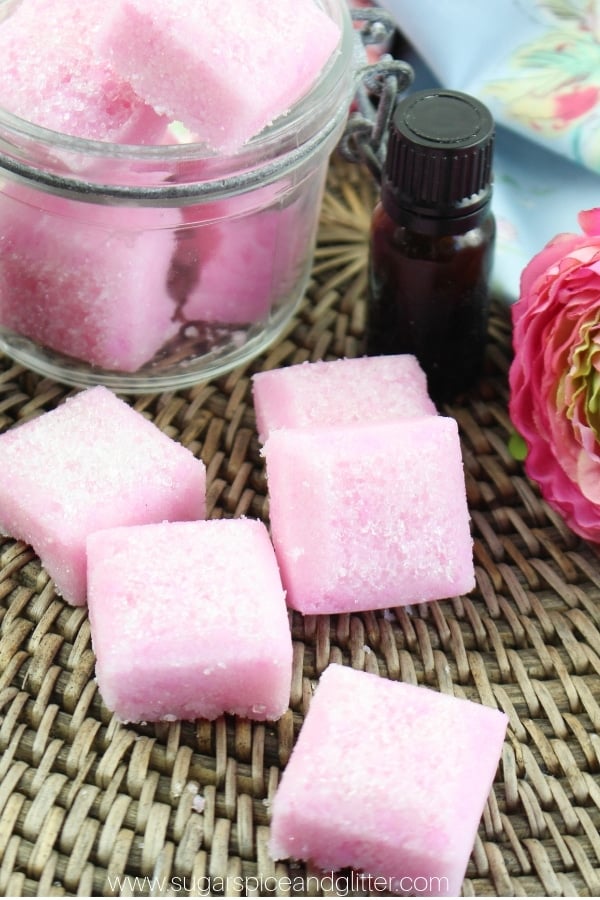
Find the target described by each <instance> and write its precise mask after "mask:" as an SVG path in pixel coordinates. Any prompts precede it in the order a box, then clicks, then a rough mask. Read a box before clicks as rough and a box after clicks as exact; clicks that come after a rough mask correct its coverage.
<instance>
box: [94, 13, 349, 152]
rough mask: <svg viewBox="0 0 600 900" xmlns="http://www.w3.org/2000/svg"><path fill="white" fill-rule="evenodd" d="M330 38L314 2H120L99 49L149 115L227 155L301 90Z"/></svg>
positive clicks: (319, 66) (333, 38) (330, 28)
mask: <svg viewBox="0 0 600 900" xmlns="http://www.w3.org/2000/svg"><path fill="white" fill-rule="evenodd" d="M339 39H340V31H339V28H338V26H337V25H336V24H335V23H334V22H333V20H332V19H330V18H329V16H327V15H326V14H325V13H324V12H323V11H322V10H320V9H319V8H318V6H317V5H316V4H315V3H314V0H277V2H276V3H273V0H228V2H227V3H223V2H222V0H195V2H190V0H154V2H152V3H148V2H147V0H121V2H120V3H119V4H118V6H117V7H116V8H115V9H114V15H113V16H112V20H111V21H110V23H109V25H108V27H107V28H106V32H105V44H104V46H105V49H106V53H107V54H108V55H109V58H110V60H111V62H112V64H113V66H114V68H115V70H116V71H117V72H118V73H119V75H120V76H121V77H122V78H123V79H124V80H127V81H129V82H130V84H131V85H132V87H133V89H134V90H135V91H136V93H137V94H138V95H139V96H140V97H142V98H143V99H144V100H145V101H146V102H147V103H148V104H150V105H152V106H153V107H154V109H155V110H156V112H157V113H159V114H166V116H168V117H169V118H171V119H173V120H175V121H178V122H181V123H182V124H183V125H184V126H185V128H187V129H188V130H189V131H191V132H193V133H195V134H196V136H197V139H198V140H199V141H202V142H205V143H206V144H208V145H209V146H210V147H212V148H213V149H214V150H218V151H221V152H226V153H233V152H235V151H236V150H238V149H239V148H240V147H241V146H242V145H243V144H244V143H245V142H246V141H247V140H248V139H249V138H251V137H253V136H254V135H256V134H258V133H259V132H260V131H262V129H263V128H265V126H267V125H269V124H270V123H271V122H272V121H273V120H274V119H276V118H277V117H278V116H280V115H282V114H283V113H285V112H287V111H288V110H289V109H290V108H291V107H292V106H293V105H294V104H295V103H296V102H297V101H298V100H300V99H301V98H302V96H303V95H304V94H306V93H307V92H308V91H309V90H310V88H311V87H312V85H313V84H314V83H315V81H316V80H317V79H318V77H319V75H320V73H321V71H322V70H323V69H324V67H325V65H326V64H327V62H328V60H329V59H330V58H331V57H332V54H333V53H334V51H335V50H336V47H337V45H338V42H339Z"/></svg>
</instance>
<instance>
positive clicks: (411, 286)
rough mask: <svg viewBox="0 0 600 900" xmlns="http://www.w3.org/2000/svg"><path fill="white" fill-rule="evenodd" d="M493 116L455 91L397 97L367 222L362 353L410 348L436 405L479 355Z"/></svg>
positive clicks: (455, 390) (491, 227) (489, 232)
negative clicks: (364, 349)
mask: <svg viewBox="0 0 600 900" xmlns="http://www.w3.org/2000/svg"><path fill="white" fill-rule="evenodd" d="M493 144H494V121H493V118H492V116H491V114H490V112H489V110H488V109H487V107H486V106H484V104H482V103H480V102H479V101H478V100H477V99H475V98H474V97H471V96H470V95H468V94H463V93H460V92H457V91H449V90H443V89H440V90H437V89H435V90H429V91H418V92H416V93H414V94H411V95H409V96H407V97H405V98H404V99H402V100H400V102H398V104H397V106H396V108H395V110H394V113H393V116H392V122H391V126H390V134H389V139H388V148H387V155H386V161H385V165H384V171H383V174H382V184H381V199H380V202H379V203H378V204H377V206H376V208H375V211H374V214H373V219H372V226H371V238H370V259H369V313H368V330H367V352H368V353H369V354H370V355H375V354H380V353H384V354H391V353H413V354H414V355H415V356H416V357H417V358H418V360H419V362H420V363H421V366H422V367H423V369H424V370H425V373H426V375H427V381H428V387H429V393H430V394H431V397H432V398H433V400H434V401H435V402H436V403H438V404H440V403H443V402H446V401H451V400H454V399H456V398H457V397H458V396H459V395H460V394H461V393H463V392H465V391H466V390H468V388H470V387H471V386H472V385H473V383H474V382H475V381H476V380H477V378H478V376H479V374H480V372H481V367H482V363H483V355H484V349H485V343H486V335H487V326H488V313H489V282H490V274H491V268H492V262H493V252H494V239H495V223H494V217H493V214H492V211H491V196H492V187H491V180H492V155H493Z"/></svg>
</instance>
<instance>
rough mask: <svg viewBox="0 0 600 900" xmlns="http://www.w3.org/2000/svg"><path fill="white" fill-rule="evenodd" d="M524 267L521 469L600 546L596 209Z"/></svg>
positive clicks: (515, 385) (519, 361)
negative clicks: (523, 451) (523, 456)
mask: <svg viewBox="0 0 600 900" xmlns="http://www.w3.org/2000/svg"><path fill="white" fill-rule="evenodd" d="M579 224H580V226H581V228H582V230H583V232H584V233H583V235H578V234H561V235H558V236H557V237H556V238H554V239H553V240H552V241H550V243H549V244H547V245H546V247H544V249H543V250H542V251H541V252H540V253H538V254H537V255H536V256H535V257H534V258H533V259H532V260H531V262H530V263H529V264H528V265H527V267H526V268H525V270H524V272H523V275H522V278H521V293H520V297H519V300H518V302H517V303H516V304H515V305H514V307H513V310H512V315H513V345H514V360H513V363H512V366H511V370H510V389H511V396H510V415H511V418H512V421H513V424H514V426H515V428H516V429H517V431H518V432H519V434H520V435H521V436H522V438H523V439H524V440H525V443H526V445H527V458H526V460H525V470H526V472H527V474H528V476H529V477H530V478H532V479H533V480H534V481H537V483H538V484H539V486H540V490H541V492H542V495H543V497H544V498H545V499H546V500H547V502H548V503H549V504H550V505H551V506H552V507H554V508H555V509H556V510H558V512H560V513H561V514H562V516H563V517H564V519H565V521H566V522H567V524H568V525H569V526H570V527H571V528H572V530H573V531H575V532H576V533H577V534H579V535H581V536H582V537H584V538H587V539H588V540H590V541H595V542H600V209H593V210H587V211H585V212H582V213H580V214H579Z"/></svg>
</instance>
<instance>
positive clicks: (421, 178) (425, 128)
mask: <svg viewBox="0 0 600 900" xmlns="http://www.w3.org/2000/svg"><path fill="white" fill-rule="evenodd" d="M493 146H494V120H493V118H492V115H491V113H490V111H489V110H488V108H487V107H486V106H484V104H483V103H481V102H480V101H479V100H477V99H476V98H475V97H471V96H470V95H469V94H463V93H461V92H459V91H450V90H444V89H432V90H426V91H418V92H415V93H414V94H410V95H409V96H407V97H404V98H403V99H402V100H401V101H400V102H399V103H398V104H397V106H396V108H395V110H394V113H393V116H392V122H391V127H390V134H389V139H388V147H387V156H386V162H385V166H384V171H383V176H382V201H383V205H384V207H385V209H386V210H387V212H388V213H389V214H390V215H391V216H392V217H393V218H394V219H396V220H398V221H403V220H405V219H406V218H407V217H408V218H410V217H411V216H413V217H414V216H415V215H416V216H418V217H425V218H431V219H436V218H437V219H444V218H456V217H462V216H467V217H470V216H472V214H473V213H474V212H476V211H477V210H480V209H481V208H482V207H483V206H485V205H486V204H487V203H488V201H489V199H490V196H491V179H492V156H493Z"/></svg>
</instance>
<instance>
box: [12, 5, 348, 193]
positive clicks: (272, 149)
mask: <svg viewBox="0 0 600 900" xmlns="http://www.w3.org/2000/svg"><path fill="white" fill-rule="evenodd" d="M320 5H321V7H322V8H323V9H324V10H325V11H326V12H328V13H329V14H330V15H331V16H332V17H333V19H334V21H336V23H337V24H338V25H339V27H340V41H339V44H338V47H337V48H336V50H335V51H334V53H333V54H332V56H331V58H330V59H329V60H328V62H327V64H326V66H325V68H324V69H323V71H322V72H321V74H320V75H319V78H318V80H317V81H316V82H315V83H314V84H313V86H312V87H311V89H310V90H309V91H308V92H307V93H306V94H305V95H304V96H303V97H302V98H300V100H298V101H297V103H295V104H294V105H293V106H292V107H291V109H290V110H288V111H287V112H286V113H284V114H283V115H281V116H279V117H278V118H277V119H276V120H274V122H273V123H272V124H271V125H269V126H267V127H266V128H265V129H263V130H262V131H261V132H260V133H259V134H258V135H256V136H254V137H253V138H251V139H250V140H249V141H248V142H247V143H246V144H244V145H243V146H242V147H241V148H240V149H239V150H238V151H236V152H235V153H233V154H231V155H228V156H224V155H220V154H219V153H218V152H215V151H214V150H211V149H210V148H209V147H208V145H207V144H205V143H199V142H187V143H169V144H159V145H156V144H119V143H113V142H109V141H100V140H92V139H88V138H80V137H75V136H72V135H68V134H65V133H63V132H59V131H54V130H52V129H49V128H45V127H43V126H40V125H36V124H35V123H33V122H30V121H28V120H27V119H23V118H21V117H20V116H17V115H15V114H13V113H11V112H9V111H8V110H6V109H4V108H2V107H0V171H1V170H2V169H5V170H7V171H9V172H11V173H12V174H13V175H16V176H17V177H18V178H19V179H25V180H33V181H35V182H36V183H40V184H43V185H46V187H47V188H49V189H50V190H53V191H56V192H58V193H62V192H63V191H68V192H69V193H72V192H73V190H75V191H77V192H78V193H85V194H88V195H89V194H93V193H96V192H102V193H105V194H107V195H108V196H110V197H113V198H114V200H115V201H116V202H118V199H119V197H120V196H121V195H123V196H126V197H128V198H130V199H137V200H144V199H150V197H151V196H153V195H157V196H160V198H161V199H163V200H166V201H169V200H170V199H179V200H181V199H184V198H185V197H187V196H188V194H190V193H193V194H194V195H197V194H198V193H200V194H203V193H204V194H210V195H211V196H212V195H213V192H214V190H215V189H217V190H218V192H219V195H226V194H227V193H228V192H229V193H232V192H237V191H238V190H240V187H241V189H245V188H246V187H251V186H252V184H253V182H254V181H257V182H259V183H260V184H264V183H265V179H266V182H267V183H268V181H269V180H275V178H277V177H280V176H281V173H282V170H283V171H287V170H288V168H290V167H292V168H293V167H294V166H295V165H296V164H298V161H301V160H302V159H304V158H305V157H306V156H310V154H311V153H312V152H314V150H315V149H316V148H318V147H319V146H320V145H321V144H322V143H323V142H324V141H326V140H327V138H328V136H329V134H330V133H331V132H332V131H334V130H335V129H336V128H337V127H338V125H339V122H340V119H341V118H342V116H343V117H345V116H346V115H347V113H348V106H349V102H350V99H351V97H352V94H353V92H354V89H355V78H356V72H355V71H354V69H355V66H354V54H355V41H356V32H355V31H354V28H353V25H352V20H351V17H350V12H349V10H348V5H347V3H346V2H345V0H320ZM70 159H73V160H75V161H76V162H75V163H74V164H73V165H70V164H69V162H68V160H70ZM274 160H277V164H275V162H274ZM82 161H83V162H82ZM109 161H112V162H114V163H115V164H117V166H122V167H124V168H125V167H127V165H132V164H133V165H136V164H139V165H141V166H146V167H148V170H149V171H150V170H152V167H153V166H156V167H160V166H161V164H162V165H165V166H183V167H184V168H185V166H186V164H190V165H189V168H190V171H189V174H188V177H185V178H184V180H183V181H182V182H181V183H179V182H178V183H170V184H165V182H164V181H161V182H160V183H158V184H155V185H150V186H148V185H144V186H143V187H140V188H138V189H136V188H135V187H133V186H131V185H129V184H123V183H121V182H120V181H119V180H118V178H117V179H116V180H115V181H114V183H113V179H112V178H111V179H110V182H109V183H108V184H105V183H104V180H105V179H103V183H102V184H99V183H97V182H96V179H95V178H94V179H92V178H90V171H89V170H90V169H93V167H94V164H96V163H97V162H99V163H100V164H102V163H104V164H106V163H107V162H109ZM194 163H195V164H198V163H202V164H203V169H204V171H203V172H202V173H201V174H202V177H200V178H198V175H199V170H198V166H197V165H194ZM272 169H276V170H277V171H274V172H273V174H272V176H271V170H272ZM103 174H104V176H106V175H107V173H106V169H105V168H103ZM89 199H92V200H93V197H91V196H90V197H89Z"/></svg>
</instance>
